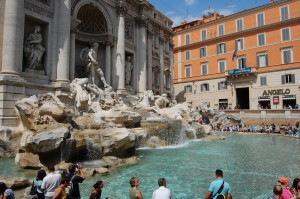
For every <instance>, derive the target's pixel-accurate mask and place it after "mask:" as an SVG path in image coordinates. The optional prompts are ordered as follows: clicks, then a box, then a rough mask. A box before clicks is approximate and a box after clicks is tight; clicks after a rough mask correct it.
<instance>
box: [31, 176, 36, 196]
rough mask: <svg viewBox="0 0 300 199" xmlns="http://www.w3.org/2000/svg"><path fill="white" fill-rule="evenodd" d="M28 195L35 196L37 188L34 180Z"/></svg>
mask: <svg viewBox="0 0 300 199" xmlns="http://www.w3.org/2000/svg"><path fill="white" fill-rule="evenodd" d="M29 194H30V195H32V196H34V195H36V194H37V186H36V185H35V183H34V180H33V182H32V185H31V189H30V192H29Z"/></svg>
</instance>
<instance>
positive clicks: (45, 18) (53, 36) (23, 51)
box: [0, 0, 173, 126]
mask: <svg viewBox="0 0 300 199" xmlns="http://www.w3.org/2000/svg"><path fill="white" fill-rule="evenodd" d="M0 20H1V23H0V102H1V103H0V125H7V126H14V125H17V119H16V115H15V112H14V103H15V102H16V101H17V100H19V99H21V98H23V97H26V96H31V95H34V94H39V93H46V92H53V93H60V92H68V91H69V84H70V82H71V81H72V80H73V79H74V78H76V77H86V76H85V72H86V70H85V69H86V68H85V62H84V61H83V60H84V53H83V52H84V51H85V50H87V49H90V48H94V47H95V49H96V47H97V49H96V50H95V51H94V52H95V54H94V55H93V56H94V57H97V60H95V61H96V62H97V63H98V66H99V67H100V68H101V70H102V72H103V74H104V76H105V79H106V82H107V84H109V85H111V86H112V87H113V89H115V90H116V91H117V93H119V94H126V93H131V94H137V95H139V94H141V93H143V92H144V91H146V90H153V92H154V93H155V94H163V93H167V94H169V95H171V93H172V79H173V78H172V76H173V72H172V67H171V66H172V63H173V44H172V36H173V31H172V29H171V26H172V23H173V22H172V21H171V20H170V19H168V18H167V17H166V16H164V15H163V14H162V13H160V12H159V11H158V10H156V9H155V8H154V7H153V6H152V5H151V4H150V3H148V1H146V0H127V1H126V0H59V1H53V0H0ZM95 43H97V45H96V44H95ZM84 49H85V50H84Z"/></svg>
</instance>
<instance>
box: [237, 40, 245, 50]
mask: <svg viewBox="0 0 300 199" xmlns="http://www.w3.org/2000/svg"><path fill="white" fill-rule="evenodd" d="M243 48H244V40H243V39H237V40H235V50H242V49H243Z"/></svg>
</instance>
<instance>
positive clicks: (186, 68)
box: [185, 66, 192, 77]
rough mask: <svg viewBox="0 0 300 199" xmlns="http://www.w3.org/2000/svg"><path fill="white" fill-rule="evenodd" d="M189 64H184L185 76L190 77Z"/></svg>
mask: <svg viewBox="0 0 300 199" xmlns="http://www.w3.org/2000/svg"><path fill="white" fill-rule="evenodd" d="M191 72H192V71H191V66H186V67H185V77H191V76H192V74H191Z"/></svg>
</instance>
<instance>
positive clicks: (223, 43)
mask: <svg viewBox="0 0 300 199" xmlns="http://www.w3.org/2000/svg"><path fill="white" fill-rule="evenodd" d="M223 45H224V53H226V43H223Z"/></svg>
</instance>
